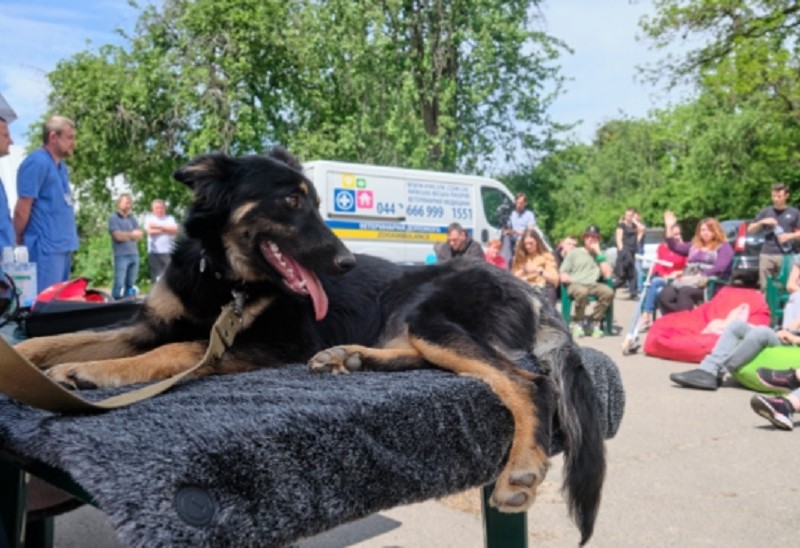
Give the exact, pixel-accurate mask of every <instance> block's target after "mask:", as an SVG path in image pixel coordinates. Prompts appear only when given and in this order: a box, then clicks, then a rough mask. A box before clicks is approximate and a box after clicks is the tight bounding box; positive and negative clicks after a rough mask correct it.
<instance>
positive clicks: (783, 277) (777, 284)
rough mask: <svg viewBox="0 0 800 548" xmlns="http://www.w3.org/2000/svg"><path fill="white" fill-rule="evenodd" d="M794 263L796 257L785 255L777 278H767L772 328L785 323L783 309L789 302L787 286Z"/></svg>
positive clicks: (765, 288)
mask: <svg viewBox="0 0 800 548" xmlns="http://www.w3.org/2000/svg"><path fill="white" fill-rule="evenodd" d="M793 263H794V255H784V256H783V262H782V263H781V270H780V272H778V274H777V275H776V276H767V284H766V286H765V287H764V297H765V298H766V300H767V306H769V314H770V318H771V320H772V327H777V326H779V325H781V322H783V308H784V307H785V306H786V302H787V301H788V300H789V292H788V291H787V290H786V284H787V282H788V281H789V273H790V272H791V271H792V264H793Z"/></svg>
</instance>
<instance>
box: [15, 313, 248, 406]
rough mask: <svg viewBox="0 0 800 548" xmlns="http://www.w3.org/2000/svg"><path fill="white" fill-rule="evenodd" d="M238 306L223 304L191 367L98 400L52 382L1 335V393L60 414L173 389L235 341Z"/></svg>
mask: <svg viewBox="0 0 800 548" xmlns="http://www.w3.org/2000/svg"><path fill="white" fill-rule="evenodd" d="M237 309H238V310H241V309H240V308H239V307H237V306H236V305H235V304H234V303H231V304H229V305H227V306H225V307H223V309H222V313H221V314H220V315H219V318H217V321H216V322H215V323H214V326H213V327H212V328H211V334H210V336H209V341H208V349H207V350H206V353H205V355H204V356H203V358H202V359H201V360H200V361H199V362H197V364H196V365H194V366H192V367H191V368H190V369H187V370H186V371H183V372H181V373H178V374H177V375H174V376H172V377H170V378H168V379H164V380H163V381H159V382H157V383H154V384H149V385H147V386H144V387H142V388H138V389H136V390H132V391H130V392H125V393H124V394H118V395H116V396H112V397H110V398H106V399H104V400H101V401H97V402H91V401H88V400H85V399H83V398H81V397H80V396H78V395H77V394H75V392H71V391H69V390H67V389H65V388H64V387H62V386H61V385H59V384H58V383H56V382H54V381H52V380H51V379H50V378H49V377H47V376H46V375H45V374H44V373H43V372H42V371H41V370H40V369H39V368H38V367H36V366H35V365H33V364H32V363H31V362H29V361H28V360H27V359H26V358H25V357H24V356H22V355H21V354H20V353H19V352H17V351H16V350H14V347H13V346H11V345H10V344H9V343H8V342H7V341H6V340H5V339H3V338H2V337H0V392H2V393H3V394H5V395H7V396H9V397H10V398H12V399H15V400H17V401H19V402H22V403H25V404H28V405H31V406H33V407H38V408H40V409H46V410H47V411H55V412H59V413H77V412H87V411H90V412H97V411H107V410H109V409H114V408H116V407H122V406H125V405H130V404H132V403H134V402H137V401H141V400H144V399H147V398H151V397H153V396H155V395H157V394H160V393H161V392H164V391H165V390H169V389H170V388H171V387H172V386H173V385H175V384H176V383H177V382H179V381H180V380H181V379H183V378H184V377H187V376H189V375H191V374H192V373H193V372H195V371H196V370H197V369H199V368H201V367H203V366H206V365H212V366H213V365H214V363H215V362H216V361H217V360H218V359H219V358H220V357H221V356H222V355H223V354H224V353H225V351H226V350H227V349H228V348H230V346H231V345H232V344H233V340H234V339H235V338H236V335H237V334H238V332H239V330H240V329H241V327H242V320H241V314H239V313H237V311H236V310H237Z"/></svg>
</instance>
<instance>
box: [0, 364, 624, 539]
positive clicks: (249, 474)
mask: <svg viewBox="0 0 800 548" xmlns="http://www.w3.org/2000/svg"><path fill="white" fill-rule="evenodd" d="M582 352H583V356H584V361H585V362H586V365H587V368H588V370H589V372H590V373H591V375H592V378H593V381H594V384H595V386H596V388H597V393H598V396H599V398H598V399H599V409H598V410H597V411H598V413H599V414H600V416H601V418H602V423H603V425H604V427H605V431H606V436H607V437H611V436H613V435H614V434H615V433H616V431H617V428H618V426H619V423H620V420H621V418H622V412H623V408H624V392H623V389H622V384H621V380H620V376H619V371H618V370H617V368H616V366H615V365H614V363H613V362H612V361H611V360H610V359H609V358H608V357H607V356H605V355H604V354H602V353H600V352H597V351H595V350H590V349H583V350H582ZM110 392H111V391H101V392H100V393H98V394H97V395H98V396H107V395H109V393H110ZM511 429H512V422H511V417H510V415H509V413H508V412H507V411H506V409H505V407H503V406H502V405H501V404H500V402H499V400H498V399H497V398H496V397H495V396H494V394H493V393H492V392H491V391H490V390H489V388H488V387H487V386H486V385H484V384H483V383H482V382H480V381H478V380H475V379H470V378H466V377H459V376H456V375H453V374H451V373H447V372H443V371H438V370H421V371H410V372H404V373H358V374H353V375H346V376H335V377H334V376H326V375H321V376H320V375H312V374H310V373H308V372H307V370H306V368H305V367H304V366H300V365H298V366H293V367H287V368H283V369H279V370H262V371H257V372H253V373H246V374H239V375H230V376H224V377H208V378H204V379H198V380H193V381H190V382H186V383H183V384H181V385H179V386H178V387H176V388H174V389H173V390H171V391H170V392H168V393H166V394H163V395H160V396H158V397H156V398H154V399H151V400H147V401H144V402H141V403H138V404H135V405H133V406H131V407H127V408H122V409H118V410H115V411H111V412H108V413H105V414H100V415H86V416H60V415H54V414H51V413H48V412H45V411H39V410H36V409H31V408H29V407H27V406H24V405H20V404H17V403H15V402H11V401H9V400H8V399H5V398H4V397H2V396H0V446H2V447H4V448H7V449H10V450H12V451H13V452H15V453H17V454H19V455H22V456H24V457H30V458H34V459H36V460H38V461H41V462H44V463H46V464H49V465H51V466H54V467H56V468H59V469H61V470H65V471H66V472H68V473H69V474H70V475H71V476H72V477H73V478H74V479H75V481H76V482H77V483H78V484H79V485H81V486H82V487H83V488H84V489H85V490H86V492H88V493H89V494H90V495H91V497H92V498H93V500H94V501H95V502H96V503H97V505H98V506H99V507H100V508H101V509H102V510H103V511H104V512H105V513H106V514H107V515H108V518H109V521H110V523H111V524H112V526H113V527H114V528H115V529H116V531H117V534H118V535H119V537H120V538H121V539H122V541H123V542H125V543H127V544H129V545H131V546H142V547H144V546H148V547H149V546H165V545H187V546H201V545H202V546H208V545H214V546H281V545H285V544H288V543H290V542H293V541H295V540H297V539H299V538H303V537H308V536H311V535H314V534H316V533H319V532H322V531H324V530H327V529H330V528H332V527H335V526H337V525H340V524H342V523H344V522H347V521H351V520H354V519H357V518H361V517H364V516H367V515H369V514H371V513H373V512H377V511H380V510H383V509H387V508H390V507H393V506H397V505H401V504H407V503H411V502H417V501H421V500H425V499H429V498H433V497H439V496H443V495H446V494H450V493H455V492H458V491H461V490H464V489H467V488H470V487H474V486H478V485H482V484H485V483H488V482H490V481H491V480H492V479H493V478H494V477H495V476H496V475H497V474H498V473H499V471H500V469H501V468H502V465H503V463H504V459H505V453H506V451H507V450H508V447H509V444H510V440H511ZM551 449H552V452H553V453H556V452H558V451H559V450H560V447H559V440H555V442H554V446H553V447H552V448H551ZM535 508H536V507H535V506H534V508H533V511H534V512H535Z"/></svg>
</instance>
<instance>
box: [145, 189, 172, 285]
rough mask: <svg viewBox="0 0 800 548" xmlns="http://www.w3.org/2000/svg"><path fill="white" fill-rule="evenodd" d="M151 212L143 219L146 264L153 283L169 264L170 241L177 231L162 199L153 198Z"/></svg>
mask: <svg viewBox="0 0 800 548" xmlns="http://www.w3.org/2000/svg"><path fill="white" fill-rule="evenodd" d="M150 209H151V212H152V213H148V214H147V217H145V220H144V229H145V232H147V264H148V265H149V266H150V281H151V282H152V283H153V284H155V283H156V282H157V281H158V279H159V278H160V277H161V275H162V274H163V273H164V270H165V269H166V268H167V264H169V257H170V254H171V253H172V243H173V242H174V241H175V235H176V234H177V233H178V224H177V223H176V222H175V219H174V218H173V217H172V215H167V206H166V204H165V203H164V200H153V203H152V204H151V206H150Z"/></svg>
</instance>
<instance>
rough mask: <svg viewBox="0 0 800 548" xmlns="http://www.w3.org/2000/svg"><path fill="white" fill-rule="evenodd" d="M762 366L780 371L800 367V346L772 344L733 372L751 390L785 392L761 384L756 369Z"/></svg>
mask: <svg viewBox="0 0 800 548" xmlns="http://www.w3.org/2000/svg"><path fill="white" fill-rule="evenodd" d="M760 367H765V368H767V369H777V370H779V371H785V370H787V369H800V347H797V346H770V347H769V348H765V349H764V350H762V351H761V352H759V353H758V355H757V356H756V357H755V358H753V359H752V360H751V361H750V362H749V363H746V364H744V365H743V366H742V367H740V368H739V369H737V370H736V371H734V372H733V378H734V379H736V381H737V382H738V383H739V384H741V385H743V386H745V387H746V388H749V389H750V390H755V391H757V392H766V393H768V394H780V393H783V392H781V391H777V390H773V389H772V388H770V387H768V386H764V385H763V384H761V381H760V380H759V379H758V375H756V370H757V369H758V368H760Z"/></svg>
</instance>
